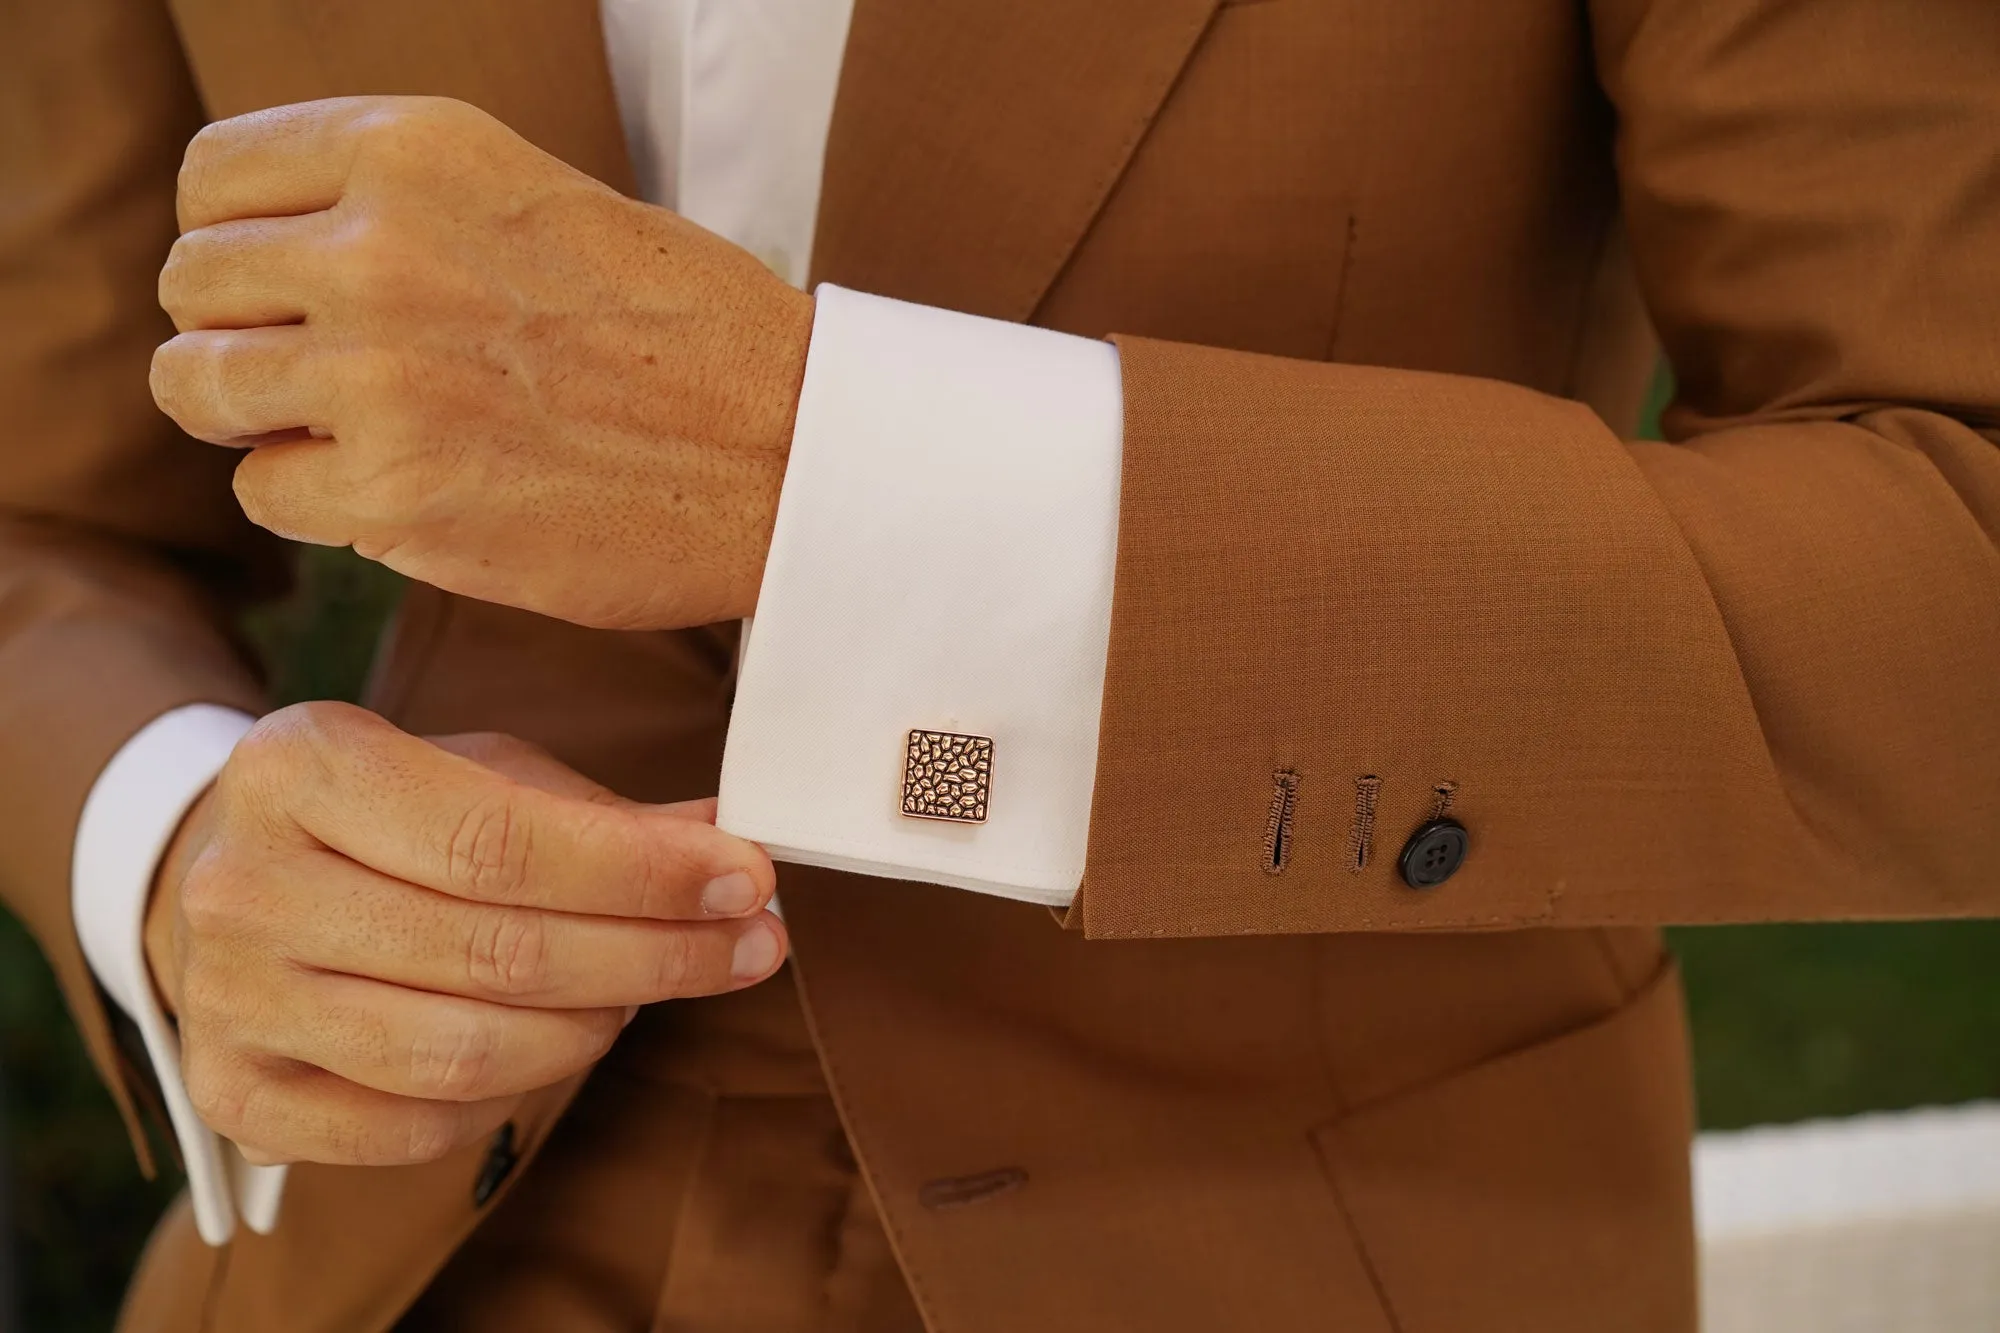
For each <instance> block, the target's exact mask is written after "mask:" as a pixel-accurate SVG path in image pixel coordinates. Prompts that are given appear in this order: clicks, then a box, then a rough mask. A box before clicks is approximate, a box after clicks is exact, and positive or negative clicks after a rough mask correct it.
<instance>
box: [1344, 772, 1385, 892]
mask: <svg viewBox="0 0 2000 1333" xmlns="http://www.w3.org/2000/svg"><path fill="white" fill-rule="evenodd" d="M1381 794H1382V779H1380V778H1378V777H1376V776H1375V775H1374V774H1372V773H1370V774H1367V775H1365V776H1363V777H1358V778H1356V779H1354V831H1353V832H1352V833H1350V834H1349V835H1348V838H1347V856H1348V861H1347V865H1348V869H1350V870H1352V871H1353V872H1354V873H1355V874H1357V875H1358V874H1360V873H1361V871H1362V870H1363V869H1365V868H1366V867H1367V865H1368V856H1369V854H1370V853H1371V852H1373V851H1374V850H1375V801H1376V798H1377V797H1379V796H1380V795H1381Z"/></svg>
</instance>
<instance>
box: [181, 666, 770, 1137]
mask: <svg viewBox="0 0 2000 1333" xmlns="http://www.w3.org/2000/svg"><path fill="white" fill-rule="evenodd" d="M468 756H469V757H468ZM713 810H714V806H713V802H708V801H703V802H694V803H691V804H689V805H685V806H643V805H637V804H634V803H632V802H628V801H624V800H621V799H620V798H618V797H616V796H614V795H612V794H611V793H609V792H607V791H605V790H604V789H603V788H601V787H598V786H597V785H596V784H595V783H592V782H590V781H589V780H588V779H586V778H584V777H582V776H581V775H579V774H577V773H575V772H573V771H572V770H570V769H567V768H565V767H563V766H562V765H561V764H560V763H558V762H557V761H556V760H554V759H552V758H550V757H549V756H548V755H547V754H545V753H543V752H542V751H540V750H537V749H535V748H534V747H533V746H530V745H527V744H525V743H524V742H521V741H514V740H509V739H507V738H505V737H452V738H448V739H446V740H444V741H441V742H439V743H437V744H433V743H431V742H429V741H425V740H420V739H418V738H417V737H414V736H410V735H407V734H405V733H404V732H401V731H398V730H397V729H396V728H394V727H392V726H390V725H389V724H388V723H387V722H384V721H383V720H382V719H380V718H378V717H376V716H375V715H374V714H372V713H368V712H364V711H363V710H361V709H358V708H352V707H348V706H346V705H344V704H301V705H297V706H295V707H292V708H288V709H285V710H283V711H281V712H277V713H273V714H272V715H271V716H269V717H267V718H265V719H264V720H263V721H262V722H260V723H258V724H257V727H256V728H255V729H254V730H253V731H251V732H250V734H249V735H248V736H247V737H245V738H244V740H243V742H242V744H240V745H239V746H238V747H237V749H236V752H235V754H234V755H233V756H232V757H231V759H230V761H229V764H228V766H227V767H226V768H225V769H224V770H223V772H222V775H221V777H220V778H218V779H217V781H216V784H215V786H214V788H213V789H212V790H211V791H210V793H209V794H208V795H207V796H205V797H204V798H203V799H202V802H201V803H200V804H199V805H198V806H197V807H196V809H195V810H194V812H193V813H192V814H191V815H190V816H189V818H188V820H187V822H186V824H185V825H184V826H183V829H182V831H181V833H180V835H179V836H178V837H177V838H176V840H175V845H174V847H173V848H172V849H170V851H169V853H168V855H167V857H166V859H165V862H164V864H163V866H162V870H161V876H160V882H159V884H158V886H157V887H156V889H155V893H154V908H153V910H152V911H151V912H150V913H149V915H148V920H147V925H146V953H147V959H148V962H149V963H150V965H151V967H152V970H153V974H154V979H155V982H156V983H157V985H158V987H159V989H160V991H161V993H162V997H163V999H164V1000H165V1001H166V1002H167V1005H168V1007H169V1008H171V1009H172V1010H174V1011H175V1012H176V1013H177V1014H178V1016H179V1020H180V1035H181V1051H182V1076H183V1078H184V1079H185V1081H186V1084H187V1089H188V1095H189V1096H190V1097H191V1098H192V1099H193V1102H194V1105H195V1108H196V1109H197V1110H198V1111H199V1112H200V1113H201V1116H202V1119H203V1120H205V1121H206V1122H207V1123H208V1124H209V1126H210V1127H211V1128H213V1129H215V1130H216V1131H217V1132H218V1133H220V1134H222V1135H223V1136H225V1137H226V1138H229V1139H231V1140H233V1141H234V1142H235V1143H236V1144H237V1145H238V1146H239V1147H241V1148H243V1149H245V1151H246V1154H247V1155H249V1156H250V1157H251V1158H252V1160H255V1161H264V1162H277V1161H315V1162H338V1163H347V1164H355V1165H366V1164H376V1165H386V1164H395V1163H406V1162H419V1161H426V1160H430V1159H432V1158H435V1157H438V1156H441V1155H442V1154H444V1153H446V1152H448V1151H450V1150H451V1149H453V1148H455V1147H458V1146H460V1145H462V1144H465V1143H469V1142H472V1141H475V1140H477V1139H479V1138H481V1137H483V1136H485V1135H487V1134H489V1133H491V1132H492V1131H493V1130H494V1129H495V1128H496V1127H497V1126H498V1125H499V1124H500V1123H501V1122H502V1121H504V1120H506V1119H507V1118H508V1116H509V1115H510V1114H512V1112H513V1110H514V1107H515V1105H516V1104H517V1103H518V1102H519V1100H520V1097H521V1095H522V1094H523V1093H526V1092H529V1091H531V1090H533V1089H536V1088H540V1087H545V1086H547V1085H549V1084H551V1083H555V1082H557V1081H559V1080H561V1079H563V1078H566V1077H568V1076H569V1075H571V1074H574V1073H576V1072H578V1071H580V1070H583V1069H585V1068H587V1067H589V1066H590V1065H591V1064H592V1063H594V1062H595V1061H596V1060H597V1059H598V1058H599V1057H601V1056H602V1055H603V1054H604V1053H605V1052H606V1051H607V1050H609V1049H610V1046H611V1043H612V1041H613V1040H614V1039H615V1038H616V1037H617V1036H618V1033H619V1031H620V1030H621V1029H622V1028H623V1026H624V1024H625V1023H626V1022H627V1021H628V1019H629V1017H630V1014H631V1011H632V1008H633V1006H636V1005H641V1004H647V1003H650V1002H652V1001H655V1000H666V999H673V998H676V997H685V996H694V995H707V994H712V993H716V992H720V991H727V990H734V989H737V988H739V987H742V986H747V985H750V984H752V983H754V982H758V981H761V980H763V979H764V978H765V977H767V976H769V975H770V974H771V973H772V972H773V971H774V970H776V968H777V966H778V963H779V961H780V959H781V958H782V957H783V955H784V951H785V934H784V927H783V926H782V925H781V924H780V923H779V921H778V919H777V918H776V917H775V916H773V915H772V914H771V913H769V912H768V911H766V910H765V904H766V903H767V902H768V901H769V899H770V896H771V890H772V887H773V883H774V875H773V871H772V867H771V862H770V859H769V858H768V857H766V856H765V855H764V853H763V851H762V849H760V848H759V847H757V846H756V845H755V844H753V843H748V842H744V841H742V840H741V839H738V838H734V837H731V836H729V835H728V834H726V833H723V832H721V831H720V830H719V829H717V828H716V827H715V826H714V824H713V823H712V822H711V820H712V818H713Z"/></svg>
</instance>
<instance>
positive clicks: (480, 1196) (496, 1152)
mask: <svg viewBox="0 0 2000 1333" xmlns="http://www.w3.org/2000/svg"><path fill="white" fill-rule="evenodd" d="M520 1160H521V1154H520V1153H518V1152H516V1151H514V1126H513V1124H512V1122H509V1123H507V1124H504V1125H502V1126H500V1130H499V1132H498V1133H496V1134H495V1135H494V1136H493V1146H491V1147H490V1148H488V1149H487V1150H486V1160H485V1161H483V1162H481V1163H480V1164H479V1175H478V1176H477V1177H476V1178H474V1180H473V1182H472V1203H473V1206H474V1207H475V1208H484V1207H485V1206H486V1203H487V1200H489V1199H491V1198H492V1197H493V1195H494V1193H495V1192H496V1191H497V1190H499V1188H500V1186H501V1184H502V1183H503V1182H504V1181H505V1180H506V1179H507V1177H508V1176H511V1175H513V1174H514V1167H515V1165H516V1164H517V1163H519V1162H520Z"/></svg>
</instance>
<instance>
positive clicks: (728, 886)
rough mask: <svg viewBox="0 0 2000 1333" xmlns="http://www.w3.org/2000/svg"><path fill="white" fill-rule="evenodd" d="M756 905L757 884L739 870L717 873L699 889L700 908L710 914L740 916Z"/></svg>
mask: <svg viewBox="0 0 2000 1333" xmlns="http://www.w3.org/2000/svg"><path fill="white" fill-rule="evenodd" d="M756 905H757V885H756V884H755V883H754V882H752V881H751V879H750V876H749V875H747V874H745V873H744V872H743V871H741V870H733V871H731V872H730V873H728V874H727V875H718V876H716V877H715V878H714V879H712V880H710V881H709V882H708V887H707V888H705V889H703V890H702V891H701V910H702V911H704V912H706V913H708V914H709V915H710V916H742V915H743V914H744V913H745V912H747V911H749V910H750V909H751V908H753V907H755V906H756Z"/></svg>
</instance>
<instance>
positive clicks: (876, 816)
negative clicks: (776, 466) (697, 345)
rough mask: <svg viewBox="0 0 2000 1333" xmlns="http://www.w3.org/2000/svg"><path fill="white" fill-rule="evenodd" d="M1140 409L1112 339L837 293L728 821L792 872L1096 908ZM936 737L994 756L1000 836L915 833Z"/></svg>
mask: <svg viewBox="0 0 2000 1333" xmlns="http://www.w3.org/2000/svg"><path fill="white" fill-rule="evenodd" d="M1123 406H1124V404H1123V390H1122V387H1121V384H1120V380H1119V365H1118V353H1117V350H1116V349H1115V348H1114V347H1112V346H1111V344H1109V343H1104V342H1097V341H1093V340H1090V339H1086V338H1077V337H1072V336H1070V335H1068V334H1062V333H1054V332H1051V331H1049V330H1046V329H1037V328H1031V327H1027V326H1024V325H1019V324H1009V323H1004V322H1001V321H997V320H990V319H981V318H977V317H974V316H971V315H963V314H956V313H953V312H951V311H946V310H939V309H934V308H932V307H928V306H918V305H910V304H906V303H904V302H900V301H891V300H886V299H883V298H881V297H874V296H865V295H862V294H860V293H857V292H850V291H845V290H843V289H841V288H838V287H833V286H822V287H820V288H819V291H818V310H817V314H816V315H815V317H814V323H813V333H812V344H811V349H810V351H809V353H808V356H807V359H806V372H805V383H804V386H803V388H802V390H801V393H800V398H799V411H798V423H797V426H796V428H795V430H794V433H793V438H792V453H791V459H790V462H789V464H788V466H787V470H786V473H785V481H784V490H783V494H782V497H781V499H780V503H779V506H778V515H777V525H776V528H775V530H774V531H773V533H772V539H771V552H770V557H769V560H768V562H767V564H766V566H765V571H764V581H763V587H762V590H761V593H760V596H759V599H758V605H757V617H756V620H755V621H754V623H753V624H751V625H750V626H748V627H746V630H745V638H744V646H743V656H742V664H741V672H740V676H739V681H738V686H737V693H736V703H735V711H734V713H733V715H732V717H731V720H730V727H729V737H728V744H727V748H726V750H725V752H724V756H723V765H722V781H721V793H720V802H719V807H718V812H717V823H719V824H720V825H721V826H722V827H723V828H725V829H727V830H729V831H730V832H732V833H735V834H738V835H739V836H742V837H745V838H751V839H754V840H755V841H757V842H760V843H763V844H764V845H765V846H766V847H768V848H769V849H770V851H771V854H772V856H774V857H775V858H776V859H778V860H780V861H793V862H801V863H805V864H810V865H820V866H830V867H833V868H836V869H841V870H851V871H857V872H860V873H863V874H870V875H884V876H890V877H893V878H898V879H913V880H924V881H929V882H932V883H938V884H948V885H953V886H956V887H959V888H965V889H973V890H977V891H979V892H984V893H993V894H999V895H1002V896H1005V897H1009V898H1017V899H1021V900H1024V901H1028V902H1038V903H1046V904H1049V905H1051V906H1062V905H1064V904H1067V903H1068V902H1069V901H1070V900H1071V899H1072V898H1073V897H1074V896H1075V894H1076V890H1077V887H1078V885H1079V883H1080V882H1081V881H1082V877H1083V862H1084V850H1085V845H1086V843H1087V841H1088V837H1089V832H1090V795H1091V786H1092V782H1093V780H1094V776H1095V771H1096V764H1097V728H1098V711H1099V707H1100V705H1101V703H1102V700H1103V695H1104V662H1105V649H1106V644H1107V641H1108V639H1109V636H1110V627H1111V588H1112V580H1113V574H1114V570H1115V564H1116V549H1117V535H1118V483H1119V463H1120V455H1121V450H1122V446H1123ZM912 731H935V732H948V733H955V734H961V735H972V736H978V737H984V738H988V739H990V740H991V742H992V751H991V760H990V768H989V770H988V772H987V776H988V777H989V778H990V788H989V789H988V791H987V793H986V800H985V809H984V813H985V819H984V822H982V823H960V822H949V821H943V820H937V819H927V818H912V817H910V816H908V815H906V814H904V813H903V798H904V768H905V758H906V748H907V745H908V739H907V738H908V736H909V733H910V732H912Z"/></svg>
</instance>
